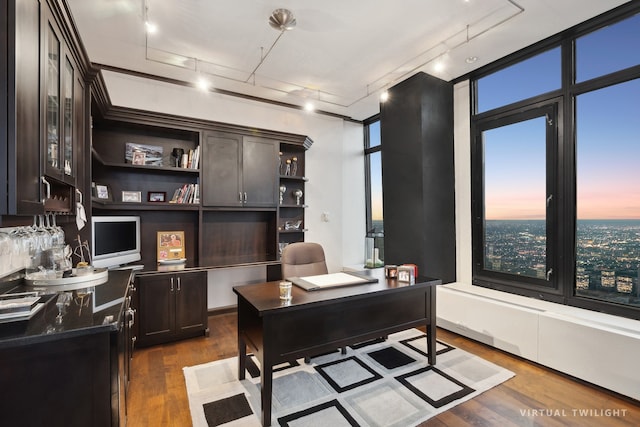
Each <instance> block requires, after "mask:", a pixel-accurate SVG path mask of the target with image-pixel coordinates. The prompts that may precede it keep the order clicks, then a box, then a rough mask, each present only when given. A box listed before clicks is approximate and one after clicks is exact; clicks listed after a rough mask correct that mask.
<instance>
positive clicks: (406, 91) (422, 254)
mask: <svg viewBox="0 0 640 427" xmlns="http://www.w3.org/2000/svg"><path fill="white" fill-rule="evenodd" d="M389 95H390V96H389V100H388V101H387V102H385V103H383V104H381V112H380V128H381V137H382V169H383V174H382V188H383V191H384V201H383V203H384V207H383V209H384V260H385V262H386V263H388V264H403V263H413V264H417V265H418V270H419V274H420V275H425V276H430V277H437V278H439V279H442V281H443V283H449V282H453V281H455V278H456V251H455V249H456V231H455V170H454V158H453V155H454V153H453V85H452V84H451V83H449V82H445V81H443V80H440V79H438V78H436V77H433V76H429V75H427V74H424V73H418V74H416V75H414V76H413V77H411V78H409V79H407V80H405V81H403V82H402V83H399V84H398V85H396V86H394V87H392V88H391V89H390V90H389Z"/></svg>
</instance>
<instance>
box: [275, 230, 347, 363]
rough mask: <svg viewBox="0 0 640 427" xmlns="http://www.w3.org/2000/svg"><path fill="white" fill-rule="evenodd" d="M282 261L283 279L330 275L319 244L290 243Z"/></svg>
mask: <svg viewBox="0 0 640 427" xmlns="http://www.w3.org/2000/svg"><path fill="white" fill-rule="evenodd" d="M280 261H281V262H282V277H283V278H284V279H288V278H290V277H304V276H316V275H318V274H327V273H328V270H327V263H326V261H325V258H324V249H322V246H321V245H320V244H318V243H311V242H297V243H290V244H288V245H287V246H285V247H284V249H283V250H282V255H281V256H280ZM339 350H340V352H341V353H342V354H347V348H346V347H342V348H340V349H339ZM310 360H311V358H310V357H305V358H304V361H305V363H309V362H310Z"/></svg>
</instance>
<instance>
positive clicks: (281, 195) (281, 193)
mask: <svg viewBox="0 0 640 427" xmlns="http://www.w3.org/2000/svg"><path fill="white" fill-rule="evenodd" d="M285 191H287V187H285V186H284V185H280V204H282V200H283V197H284V193H285Z"/></svg>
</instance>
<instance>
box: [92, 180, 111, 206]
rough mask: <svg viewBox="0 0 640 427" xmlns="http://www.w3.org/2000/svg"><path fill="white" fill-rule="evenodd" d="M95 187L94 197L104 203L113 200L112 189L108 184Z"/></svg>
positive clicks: (95, 185) (94, 185)
mask: <svg viewBox="0 0 640 427" xmlns="http://www.w3.org/2000/svg"><path fill="white" fill-rule="evenodd" d="M92 187H93V197H95V198H96V199H98V200H101V201H104V202H110V201H111V200H112V196H111V189H110V188H109V186H108V185H106V184H96V183H94V184H93V185H92Z"/></svg>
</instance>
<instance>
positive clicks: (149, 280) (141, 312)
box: [136, 271, 209, 346]
mask: <svg viewBox="0 0 640 427" xmlns="http://www.w3.org/2000/svg"><path fill="white" fill-rule="evenodd" d="M136 281H137V289H138V295H139V301H138V303H139V307H138V310H137V314H138V316H139V324H138V326H139V329H138V341H137V344H138V345H140V346H148V345H155V344H161V343H164V342H168V341H174V340H179V339H183V338H191V337H195V336H198V335H204V334H206V333H208V332H209V329H208V324H207V273H206V271H195V272H180V273H176V272H173V273H151V274H148V275H139V276H136Z"/></svg>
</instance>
